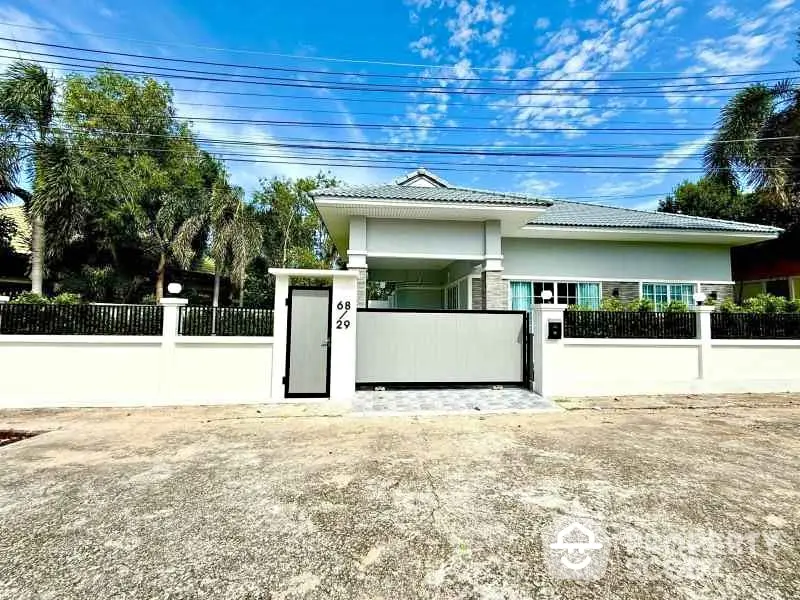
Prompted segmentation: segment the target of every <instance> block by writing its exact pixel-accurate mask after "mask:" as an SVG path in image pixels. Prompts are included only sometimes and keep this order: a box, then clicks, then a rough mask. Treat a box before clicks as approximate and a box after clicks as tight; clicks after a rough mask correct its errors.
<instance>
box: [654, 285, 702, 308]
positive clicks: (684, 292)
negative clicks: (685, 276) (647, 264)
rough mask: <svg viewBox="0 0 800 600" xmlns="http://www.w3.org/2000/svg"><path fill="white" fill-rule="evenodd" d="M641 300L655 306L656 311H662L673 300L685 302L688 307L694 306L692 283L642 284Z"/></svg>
mask: <svg viewBox="0 0 800 600" xmlns="http://www.w3.org/2000/svg"><path fill="white" fill-rule="evenodd" d="M642 298H646V299H647V300H650V301H651V302H653V304H655V306H656V310H661V309H663V308H664V307H665V306H666V305H667V304H668V303H670V302H672V301H673V300H679V301H681V302H685V303H686V304H687V305H688V306H692V305H693V304H694V284H693V283H643V284H642Z"/></svg>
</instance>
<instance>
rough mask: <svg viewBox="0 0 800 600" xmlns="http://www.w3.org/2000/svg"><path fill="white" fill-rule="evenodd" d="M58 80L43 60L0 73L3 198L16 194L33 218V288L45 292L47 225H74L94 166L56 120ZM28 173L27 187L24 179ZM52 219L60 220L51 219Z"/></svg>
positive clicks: (61, 233) (64, 230)
mask: <svg viewBox="0 0 800 600" xmlns="http://www.w3.org/2000/svg"><path fill="white" fill-rule="evenodd" d="M56 95H57V86H56V83H55V80H54V79H53V78H52V77H51V76H50V75H49V74H48V73H47V71H45V70H44V69H43V68H42V67H41V66H39V65H36V64H33V63H28V62H23V61H20V62H16V63H14V64H12V65H11V66H10V67H8V69H7V70H6V71H5V73H4V74H3V75H2V77H0V201H3V200H7V199H8V198H10V197H12V196H14V197H17V198H19V199H20V200H22V201H23V203H24V204H25V210H26V212H27V213H28V218H29V219H30V221H31V271H30V278H31V291H32V292H34V293H37V294H41V293H42V282H43V277H44V259H45V231H46V228H45V225H46V222H47V225H49V226H51V227H49V229H50V230H51V231H52V232H53V233H54V237H55V238H60V239H61V240H63V239H64V238H65V236H68V235H70V233H71V232H73V231H74V225H75V222H76V216H77V212H78V211H77V208H78V206H79V197H80V193H79V182H80V181H81V178H82V177H86V176H88V175H89V173H90V172H91V171H92V169H90V168H88V167H87V165H86V164H85V163H84V162H83V161H82V160H81V159H80V158H79V157H77V156H75V155H74V154H73V153H72V151H71V149H70V147H69V145H68V142H67V140H65V139H64V137H63V136H61V135H60V134H59V128H58V125H57V122H56V116H55V115H56ZM23 172H27V174H28V184H29V185H28V187H24V186H23V185H20V183H19V181H18V180H19V176H20V174H21V173H23ZM50 221H57V223H56V222H50Z"/></svg>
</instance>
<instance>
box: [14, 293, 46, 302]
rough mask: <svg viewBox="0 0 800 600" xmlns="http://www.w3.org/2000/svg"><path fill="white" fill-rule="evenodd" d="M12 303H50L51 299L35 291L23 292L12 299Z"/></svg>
mask: <svg viewBox="0 0 800 600" xmlns="http://www.w3.org/2000/svg"><path fill="white" fill-rule="evenodd" d="M11 304H50V300H49V299H48V298H45V297H44V296H40V295H39V294H34V293H33V292H22V293H21V294H19V295H18V296H17V297H16V298H14V299H13V300H12V301H11Z"/></svg>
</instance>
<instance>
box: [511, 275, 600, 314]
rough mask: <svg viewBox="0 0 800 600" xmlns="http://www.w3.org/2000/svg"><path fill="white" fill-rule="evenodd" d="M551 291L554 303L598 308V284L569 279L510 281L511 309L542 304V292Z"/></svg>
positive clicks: (523, 308)
mask: <svg viewBox="0 0 800 600" xmlns="http://www.w3.org/2000/svg"><path fill="white" fill-rule="evenodd" d="M545 290H547V291H550V292H552V293H553V303H555V304H568V305H569V304H580V305H581V306H586V307H589V308H600V298H601V291H600V284H599V283H578V282H570V281H563V282H562V281H558V282H556V281H512V282H511V309H512V310H530V309H531V307H532V306H533V305H534V304H542V303H543V302H544V300H542V292H544V291H545Z"/></svg>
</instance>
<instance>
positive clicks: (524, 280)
mask: <svg viewBox="0 0 800 600" xmlns="http://www.w3.org/2000/svg"><path fill="white" fill-rule="evenodd" d="M512 283H527V284H530V286H531V309H533V306H534V305H535V304H536V302H535V296H534V293H533V285H534V284H535V283H552V284H553V290H554V292H553V293H554V296H555V297H554V298H553V303H556V302H557V301H558V286H559V285H560V284H565V285H569V284H575V285H578V284H581V283H590V284H597V285H598V286H599V289H600V302H602V301H603V281H602V280H600V279H554V278H546V277H545V278H541V279H536V278H533V277H520V278H513V279H508V280H507V282H506V290H507V294H508V302H507V305H508V310H514V309H513V308H512V306H513V297H512V295H511V284H512ZM576 294H577V291H576ZM576 301H577V298H576Z"/></svg>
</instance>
